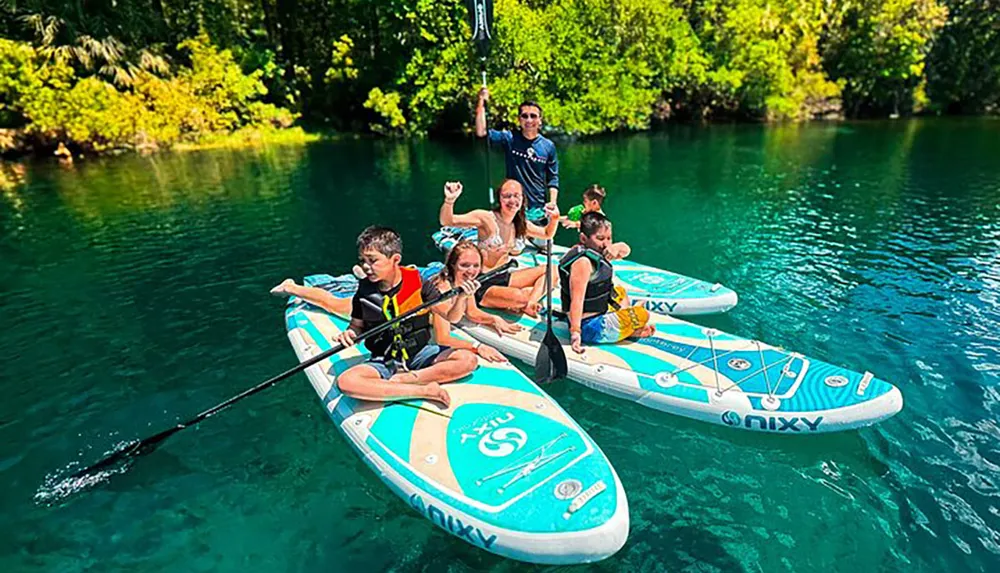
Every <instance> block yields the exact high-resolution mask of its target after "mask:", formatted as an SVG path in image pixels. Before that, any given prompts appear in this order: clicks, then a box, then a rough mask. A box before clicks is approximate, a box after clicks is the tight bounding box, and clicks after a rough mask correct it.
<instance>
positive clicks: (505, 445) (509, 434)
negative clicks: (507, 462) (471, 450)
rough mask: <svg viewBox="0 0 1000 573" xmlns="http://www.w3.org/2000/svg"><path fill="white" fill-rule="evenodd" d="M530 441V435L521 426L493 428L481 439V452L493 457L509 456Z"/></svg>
mask: <svg viewBox="0 0 1000 573" xmlns="http://www.w3.org/2000/svg"><path fill="white" fill-rule="evenodd" d="M526 443H528V435H527V434H525V433H524V430H522V429H520V428H500V429H499V430H493V431H492V432H490V433H489V434H488V435H486V436H483V439H481V440H479V452H480V453H481V454H483V455H484V456H489V457H491V458H502V457H505V456H509V455H511V454H513V453H514V452H516V451H517V450H520V449H521V448H523V447H524V444H526Z"/></svg>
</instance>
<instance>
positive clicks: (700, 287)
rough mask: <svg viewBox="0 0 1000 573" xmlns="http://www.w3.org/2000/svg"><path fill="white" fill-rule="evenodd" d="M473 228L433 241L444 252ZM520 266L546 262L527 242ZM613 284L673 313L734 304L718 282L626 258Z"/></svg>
mask: <svg viewBox="0 0 1000 573" xmlns="http://www.w3.org/2000/svg"><path fill="white" fill-rule="evenodd" d="M476 234H477V231H476V229H472V228H460V227H443V228H441V230H440V231H438V232H436V233H434V235H433V239H434V244H435V245H437V247H438V248H439V249H441V250H442V251H447V250H448V249H450V248H451V247H453V246H454V245H455V243H457V242H458V241H460V240H462V239H468V240H471V241H475V240H476ZM567 250H568V249H566V247H560V246H559V245H555V246H554V247H553V248H552V256H553V257H554V258H555V259H556V260H558V259H559V258H560V257H562V255H563V254H564V253H565V252H566V251H567ZM515 258H516V259H517V264H518V265H519V266H521V267H535V266H538V265H544V264H545V253H542V252H539V251H538V249H536V248H535V247H534V246H531V245H529V246H528V247H527V248H526V249H525V251H524V252H523V253H521V254H520V255H518V256H517V257H515ZM612 266H613V267H614V269H615V283H617V284H619V285H621V286H622V287H624V288H625V292H627V293H628V296H629V299H631V300H632V301H634V303H635V304H641V305H642V306H644V307H645V308H646V309H647V310H649V311H650V312H654V313H657V314H667V315H673V316H692V315H698V314H712V313H717V312H726V311H727V310H729V309H731V308H733V307H734V306H736V303H737V301H738V297H737V296H736V292H735V291H734V290H732V289H730V288H727V287H724V286H722V285H721V284H719V283H714V284H713V283H708V282H705V281H702V280H698V279H694V278H691V277H686V276H684V275H679V274H677V273H672V272H670V271H665V270H663V269H658V268H656V267H650V266H648V265H643V264H641V263H637V262H634V261H630V260H628V259H623V260H620V261H614V262H613V263H612Z"/></svg>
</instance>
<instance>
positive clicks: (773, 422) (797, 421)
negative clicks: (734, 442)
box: [721, 410, 823, 432]
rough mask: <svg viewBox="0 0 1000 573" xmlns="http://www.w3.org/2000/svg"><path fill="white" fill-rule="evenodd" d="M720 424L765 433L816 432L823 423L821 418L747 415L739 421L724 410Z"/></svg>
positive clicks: (730, 411)
mask: <svg viewBox="0 0 1000 573" xmlns="http://www.w3.org/2000/svg"><path fill="white" fill-rule="evenodd" d="M721 419H722V423H723V424H725V425H727V426H729V427H731V428H738V427H740V425H742V426H743V427H744V428H746V429H748V430H763V431H765V432H802V431H808V432H816V431H818V430H819V425H820V424H822V423H823V416H816V417H815V418H807V417H805V416H791V417H788V418H786V417H784V416H758V415H756V414H747V415H746V416H744V417H743V419H742V420H741V419H740V415H739V414H737V413H736V412H734V411H732V410H726V411H725V412H723V413H722V416H721Z"/></svg>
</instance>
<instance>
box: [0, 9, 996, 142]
mask: <svg viewBox="0 0 1000 573" xmlns="http://www.w3.org/2000/svg"><path fill="white" fill-rule="evenodd" d="M292 4H294V9H293V7H292ZM467 17H468V12H467V8H466V5H465V2H464V1H463V0H394V1H393V2H384V1H379V0H299V1H298V2H296V3H285V2H279V1H277V0H191V1H185V2H180V1H177V0H91V1H88V2H86V3H85V5H84V4H82V3H80V2H70V3H66V2H56V1H54V0H24V1H17V2H15V1H13V0H0V156H2V157H11V156H18V155H29V154H35V155H52V154H55V155H57V156H59V157H61V158H64V159H65V160H71V159H70V158H72V157H73V156H78V155H87V154H102V153H119V152H125V151H136V152H140V153H148V152H154V151H157V150H162V149H176V150H188V149H201V148H218V147H243V146H248V145H259V144H268V143H284V142H288V143H291V142H295V143H298V142H306V141H314V140H318V139H323V138H325V137H328V136H329V135H328V134H330V133H354V134H357V133H372V134H376V135H382V136H424V135H434V134H445V133H461V132H466V133H467V132H468V131H469V130H470V127H471V125H470V124H471V120H472V105H473V103H474V99H475V93H476V91H477V90H478V87H479V83H480V81H481V80H480V77H481V76H480V73H481V71H483V70H485V72H486V75H487V78H488V80H489V82H488V83H489V86H490V89H491V93H492V99H491V101H490V112H491V116H492V119H493V121H494V123H497V122H500V123H502V122H504V121H506V122H510V123H513V120H514V115H515V114H516V111H517V104H518V103H519V102H520V101H521V100H523V99H527V98H530V99H534V100H536V101H538V102H539V103H540V104H541V106H542V108H543V109H544V111H545V119H546V124H547V128H548V130H549V132H550V133H554V134H566V135H571V136H588V135H596V134H601V133H611V132H621V131H640V130H646V129H650V128H653V127H656V126H657V125H661V124H664V123H668V122H677V121H695V122H699V121H719V120H722V121H747V122H802V121H809V120H813V119H844V118H848V119H858V118H886V117H907V116H916V115H943V114H976V115H982V114H996V113H998V112H1000V10H997V9H996V6H995V2H993V1H992V0H495V25H494V30H493V32H494V36H493V40H492V46H493V47H492V51H491V53H490V55H489V57H488V58H486V59H484V60H480V59H479V58H478V57H477V56H476V54H475V53H474V49H473V46H472V44H471V42H470V39H469V38H470V29H469V24H468V22H467Z"/></svg>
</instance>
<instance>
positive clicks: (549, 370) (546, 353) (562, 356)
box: [535, 239, 569, 383]
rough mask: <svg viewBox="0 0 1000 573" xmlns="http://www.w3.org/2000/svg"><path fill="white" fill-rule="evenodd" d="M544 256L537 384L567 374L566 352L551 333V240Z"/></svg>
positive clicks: (536, 362) (536, 369)
mask: <svg viewBox="0 0 1000 573" xmlns="http://www.w3.org/2000/svg"><path fill="white" fill-rule="evenodd" d="M545 255H546V261H545V296H546V305H545V306H546V311H545V336H544V337H543V338H542V344H541V346H539V347H538V355H537V356H536V357H535V380H536V381H537V382H539V383H548V382H552V381H553V380H556V379H558V378H565V377H566V374H568V373H569V365H568V364H567V363H566V351H565V350H564V349H563V346H562V343H561V342H559V339H558V338H556V334H555V332H553V331H552V239H549V240H548V241H546V243H545Z"/></svg>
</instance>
